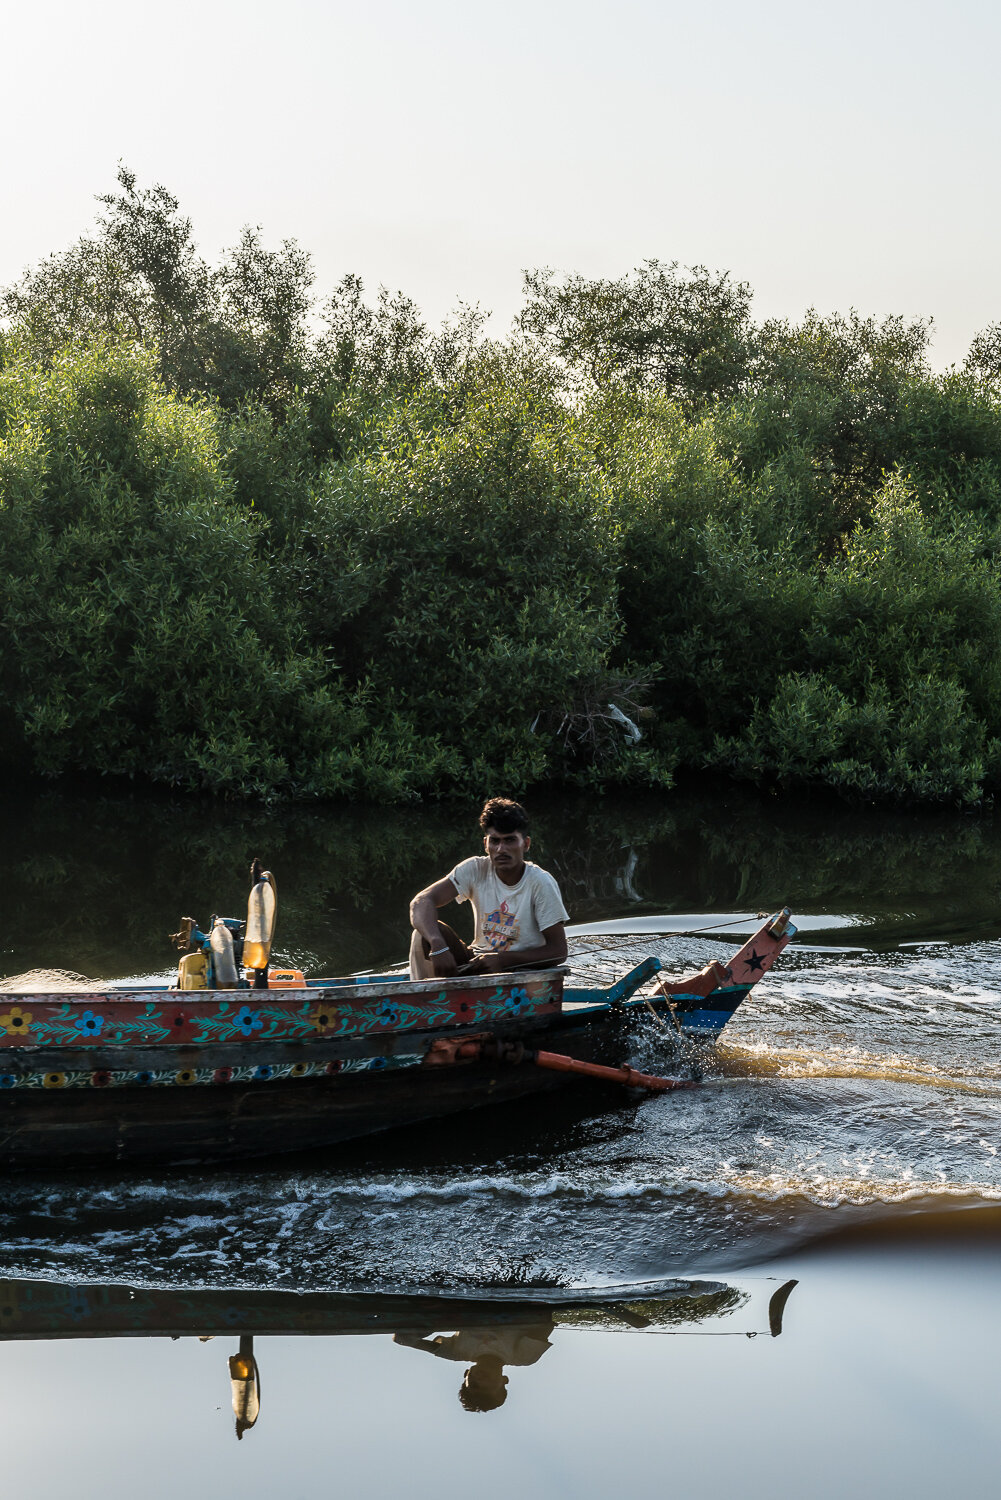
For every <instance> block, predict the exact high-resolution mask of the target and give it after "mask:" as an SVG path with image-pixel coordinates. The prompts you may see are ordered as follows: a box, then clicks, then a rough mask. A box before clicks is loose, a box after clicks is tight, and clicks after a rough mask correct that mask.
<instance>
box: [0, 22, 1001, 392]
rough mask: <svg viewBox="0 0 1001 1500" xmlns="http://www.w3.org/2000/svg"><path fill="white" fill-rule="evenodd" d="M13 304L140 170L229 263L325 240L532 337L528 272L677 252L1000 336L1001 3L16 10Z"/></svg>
mask: <svg viewBox="0 0 1001 1500" xmlns="http://www.w3.org/2000/svg"><path fill="white" fill-rule="evenodd" d="M2 15H3V18H2V22H0V36H2V38H3V44H4V45H3V50H4V61H3V72H2V77H3V87H2V91H0V118H2V121H3V140H4V153H3V155H4V160H3V169H2V186H0V205H2V216H0V282H2V283H6V282H9V281H11V280H12V279H14V278H15V277H16V276H17V275H18V273H19V272H20V271H21V270H22V268H23V267H25V266H26V265H28V264H30V263H32V262H33V261H35V260H36V259H38V258H39V257H40V256H42V255H44V254H46V253H47V252H49V251H51V250H57V249H62V248H64V247H65V246H67V245H68V244H70V243H71V242H72V241H73V240H74V239H76V238H77V236H78V235H80V234H81V233H82V232H84V231H85V230H87V229H88V228H89V227H90V226H91V225H92V223H93V218H94V213H95V210H96V205H95V204H94V201H93V199H94V195H95V194H96V193H100V192H107V191H109V190H111V189H112V188H113V187H114V179H115V170H116V166H117V163H118V161H119V160H122V161H124V162H126V163H127V164H128V166H129V167H130V168H131V169H132V170H133V171H135V172H136V173H137V174H138V177H139V179H140V182H141V183H142V184H144V185H150V184H151V183H152V182H162V183H164V184H165V185H166V186H167V187H168V188H169V189H170V190H171V191H172V192H173V193H174V194H175V195H176V196H177V197H178V198H180V200H181V206H182V208H183V209H184V210H185V212H187V213H188V214H189V215H190V216H191V217H192V219H193V220H194V226H195V234H196V237H197V239H198V242H199V245H200V247H201V249H202V250H203V252H204V253H205V254H206V255H208V256H209V257H210V258H212V257H213V256H215V255H216V254H217V253H218V252H219V251H220V250H221V249H222V248H223V247H224V246H227V245H230V244H232V243H233V242H234V241H235V239H236V237H237V235H238V233H239V231H240V228H241V226H242V225H243V224H245V223H251V224H260V225H261V226H262V228H263V231H264V238H265V242H266V243H268V244H277V243H278V242H279V241H280V240H281V239H283V238H285V237H293V238H295V239H298V240H299V241H300V243H301V244H302V245H303V246H304V247H305V248H306V249H308V250H310V251H311V252H312V254H313V257H314V261H315V266H316V271H317V280H318V288H319V290H320V292H321V293H323V292H325V291H327V290H329V289H330V288H331V287H332V286H333V285H334V283H335V282H336V281H337V280H338V279H339V278H340V277H341V276H342V275H343V274H344V273H345V272H347V271H355V272H357V273H358V274H359V275H361V276H362V277H363V279H364V280H365V282H366V284H367V285H368V287H369V288H370V289H371V290H373V291H374V289H375V288H376V287H377V285H378V284H379V283H380V282H383V283H385V284H386V285H387V286H389V287H390V288H392V289H396V288H401V289H402V290H404V291H405V292H407V293H409V294H410V295H411V296H412V297H414V298H415V300H416V301H417V302H418V303H419V304H420V306H421V307H422V308H423V309H424V311H425V313H427V314H428V315H429V317H431V318H432V319H434V320H437V319H438V318H440V317H442V316H443V315H444V314H446V313H447V312H448V311H449V310H450V308H452V307H453V306H454V305H455V303H456V301H457V300H458V299H459V298H461V299H463V300H464V301H467V302H474V303H475V302H479V303H480V304H481V305H482V306H483V307H485V308H489V309H491V310H492V311H493V313H494V315H495V316H494V321H493V324H492V325H491V327H492V330H493V331H496V332H498V333H502V332H505V331H506V329H507V326H508V324H509V321H510V318H511V316H512V314H513V313H514V311H515V310H516V308H517V307H518V305H519V303H520V285H521V279H520V278H521V270H522V268H524V267H533V266H540V265H550V266H554V267H556V268H557V269H560V270H572V271H579V272H582V273H584V274H586V275H591V276H599V275H601V276H605V275H619V274H621V273H623V272H625V271H627V270H629V269H630V268H631V267H633V266H635V265H637V264H638V263H639V262H640V261H642V260H644V259H647V258H649V257H657V258H659V259H661V260H677V261H680V262H681V263H682V264H684V265H692V264H697V263H701V264H705V265H707V266H709V267H711V268H713V269H726V270H729V271H731V272H732V273H733V275H734V276H735V277H737V278H738V279H740V280H746V281H749V282H750V283H751V285H752V287H753V288H754V290H755V293H756V299H755V312H756V314H757V316H758V317H763V316H766V315H782V316H789V317H799V316H800V315H801V314H802V312H803V311H804V309H805V308H806V307H807V306H809V305H810V304H813V305H815V306H816V307H818V308H819V309H821V310H822V311H824V312H830V311H835V310H840V311H846V310H847V309H848V308H849V307H855V308H857V309H858V310H859V311H860V312H862V313H864V314H870V313H875V314H878V315H883V314H886V313H891V312H899V313H903V314H905V315H917V314H921V315H933V316H934V318H935V324H936V336H935V344H934V358H935V362H936V363H937V364H947V363H950V362H951V361H953V360H960V359H962V357H963V355H964V353H965V350H966V347H967V345H968V343H969V340H970V338H971V337H972V335H973V334H974V333H975V332H976V331H977V330H978V329H980V328H982V327H984V326H985V325H986V324H987V323H990V322H994V321H997V320H999V319H1001V286H999V282H998V272H997V266H996V259H997V248H998V241H999V231H1001V200H999V194H998V191H997V187H996V178H995V173H996V171H997V162H998V157H999V145H1001V140H999V137H1001V106H999V96H998V85H997V81H996V80H997V72H998V64H999V57H1001V8H999V7H998V6H997V5H989V4H986V3H973V0H953V3H950V4H944V3H939V0H925V3H922V0H907V3H902V0H869V3H859V0H841V3H838V4H829V3H826V0H825V3H820V4H813V5H811V4H809V3H803V0H798V3H789V0H759V3H757V4H755V3H744V4H740V3H737V0H716V3H708V4H707V3H703V5H702V6H701V7H696V6H695V5H694V4H692V3H691V0H685V3H678V0H660V3H655V0H619V3H616V4H613V3H610V0H574V3H573V4H571V3H567V0H535V3H527V0H509V3H507V4H505V5H502V6H498V5H496V4H492V5H489V6H487V5H484V4H481V3H478V0H468V3H466V4H459V3H455V0H424V3H412V4H408V3H405V0H369V3H367V4H365V3H363V0H352V3H350V4H349V3H346V0H285V3H281V4H279V3H278V0H240V3H231V0H178V3H174V4H172V5H170V6H153V5H139V4H136V3H135V0H130V3H125V0H72V3H69V0H32V3H31V4H30V5H29V4H28V3H27V0H20V3H17V0H3V8H2Z"/></svg>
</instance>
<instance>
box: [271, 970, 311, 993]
mask: <svg viewBox="0 0 1001 1500" xmlns="http://www.w3.org/2000/svg"><path fill="white" fill-rule="evenodd" d="M305 988H306V976H305V975H304V974H303V972H302V970H301V969H269V970H268V989H269V990H304V989H305Z"/></svg>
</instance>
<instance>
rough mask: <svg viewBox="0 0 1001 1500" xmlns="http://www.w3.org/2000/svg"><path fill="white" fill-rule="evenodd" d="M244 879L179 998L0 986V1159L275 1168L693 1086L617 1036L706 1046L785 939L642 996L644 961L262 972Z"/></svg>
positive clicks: (260, 929)
mask: <svg viewBox="0 0 1001 1500" xmlns="http://www.w3.org/2000/svg"><path fill="white" fill-rule="evenodd" d="M255 869H257V873H256V874H255V877H254V883H253V884H252V889H251V901H250V910H249V911H248V917H247V921H246V923H244V922H241V921H238V920H236V919H233V918H213V920H212V922H211V923H210V924H209V928H210V930H209V931H208V932H202V931H201V930H200V929H199V928H198V927H197V924H196V923H195V922H194V920H193V919H192V918H185V919H184V921H183V923H182V929H181V932H180V933H178V934H175V936H176V938H177V939H178V943H179V945H180V946H181V947H182V948H183V949H184V950H185V951H184V956H183V957H182V959H181V962H180V965H179V975H178V984H179V987H177V988H175V987H171V986H168V985H165V984H161V985H143V986H131V985H130V986H127V987H122V988H119V989H101V988H97V987H95V986H94V985H93V984H89V983H87V982H84V984H83V985H82V986H80V985H77V986H76V987H75V988H74V987H73V986H69V987H68V988H64V989H61V990H60V989H57V988H56V987H54V986H53V985H52V984H51V983H50V984H49V985H48V987H47V986H46V984H45V982H44V981H42V982H41V983H39V984H35V985H33V986H29V985H27V984H22V985H21V986H20V987H18V986H16V985H15V986H14V987H13V988H12V987H11V982H7V983H5V984H4V986H3V988H4V994H3V995H2V997H0V1163H6V1164H7V1165H11V1166H18V1165H28V1164H32V1165H34V1164H59V1165H60V1166H67V1165H71V1164H80V1163H83V1162H90V1161H100V1160H105V1161H135V1160H156V1159H160V1160H164V1159H166V1160H173V1161H184V1162H190V1161H217V1160H225V1159H228V1158H235V1157H241V1156H244V1157H245V1156H271V1155H275V1154H277V1153H279V1152H288V1151H297V1150H305V1149H309V1148H313V1147H321V1146H329V1145H332V1144H335V1143H336V1142H339V1141H344V1140H350V1139H353V1138H357V1137H360V1136H365V1135H369V1134H372V1133H374V1132H377V1131H382V1130H387V1129H391V1128H398V1127H400V1126H407V1125H413V1124H415V1123H417V1122H419V1121H423V1120H430V1119H436V1118H439V1117H441V1116H445V1115H449V1114H453V1113H456V1112H458V1111H461V1110H467V1109H472V1108H476V1107H478V1106H481V1105H485V1104H492V1103H501V1102H505V1101H508V1100H512V1099H516V1098H520V1097H522V1096H525V1095H529V1094H534V1093H538V1092H540V1091H542V1090H548V1089H553V1088H557V1087H563V1086H565V1085H566V1084H567V1083H568V1082H569V1083H571V1084H574V1083H576V1084H580V1082H581V1079H582V1077H583V1078H586V1079H587V1086H588V1087H591V1088H594V1086H595V1083H596V1082H597V1083H599V1084H616V1085H626V1086H637V1087H640V1088H653V1087H656V1088H662V1089H669V1088H677V1087H684V1086H690V1081H689V1080H688V1079H663V1078H661V1079H656V1078H650V1077H649V1076H647V1075H644V1074H640V1073H637V1072H635V1070H632V1069H630V1068H628V1067H623V1066H621V1062H622V1055H623V1052H624V1051H627V1050H628V1045H629V1043H628V1036H629V1033H630V1031H631V1029H632V1028H633V1027H634V1026H635V1025H636V1023H637V1022H639V1021H643V1020H647V1019H649V1020H653V1021H654V1022H655V1024H657V1025H659V1026H660V1027H661V1028H662V1029H664V1031H665V1035H667V1034H668V1033H670V1035H671V1036H672V1037H675V1038H677V1037H679V1036H682V1037H691V1038H696V1039H700V1040H704V1041H711V1040H714V1039H715V1038H716V1037H717V1036H718V1035H719V1033H720V1031H721V1030H722V1029H723V1027H724V1026H725V1025H726V1023H727V1022H728V1021H729V1020H730V1018H731V1017H732V1016H733V1014H734V1012H735V1011H736V1010H737V1007H738V1006H739V1005H740V1004H741V1002H742V1001H743V1000H744V998H745V996H746V995H747V993H748V992H749V990H750V989H751V988H752V986H753V985H754V984H755V983H757V981H758V980H759V979H760V978H761V977H762V976H763V975H764V974H765V973H767V971H768V970H769V969H770V967H771V965H772V964H773V963H774V961H775V959H776V958H777V957H778V955H779V954H780V953H781V952H782V950H783V948H784V947H785V946H786V944H787V943H788V942H789V939H790V938H791V936H792V935H793V934H794V932H795V930H796V929H795V928H794V927H793V926H792V924H791V922H790V921H789V913H788V911H783V912H780V913H778V914H777V915H776V916H774V917H772V918H770V919H769V920H768V921H767V922H766V923H765V924H764V925H763V926H762V927H760V928H759V930H758V931H757V932H756V933H755V934H754V936H753V937H752V938H751V939H750V941H749V942H747V943H746V944H745V945H744V946H743V947H742V948H741V949H740V950H739V951H738V952H737V953H735V954H734V955H733V956H732V957H731V958H730V959H729V961H728V963H727V964H726V965H724V964H722V963H718V962H717V963H711V964H709V965H708V966H707V967H706V968H705V969H704V970H702V971H701V972H700V973H699V974H696V975H692V976H689V977H688V978H685V979H681V980H666V981H662V982H661V984H660V985H659V987H658V989H657V990H655V991H653V992H652V993H649V994H641V993H640V991H641V989H642V987H643V986H644V984H645V983H646V982H647V981H649V980H652V979H653V977H654V975H655V974H656V973H657V972H658V971H659V969H660V967H661V966H660V962H659V960H658V959H656V958H647V959H645V960H644V961H643V962H642V963H641V964H638V965H637V966H636V967H635V968H634V969H633V970H632V971H631V972H630V973H629V974H627V975H625V976H624V977H623V978H621V979H619V980H617V981H616V982H615V983H613V984H611V985H610V986H609V987H608V988H606V989H598V988H590V989H588V988H571V987H569V986H567V985H566V984H565V976H566V972H567V971H566V970H563V969H550V970H539V971H520V970H512V971H508V972H505V973H500V974H497V973H490V974H473V975H466V976H461V977H457V978H449V979H423V980H417V981H411V980H409V979H407V978H405V977H400V976H399V975H385V974H383V975H364V976H360V977H353V978H346V979H315V980H309V981H306V980H305V979H304V978H303V977H302V975H300V974H298V973H295V972H293V971H282V970H277V969H275V968H274V967H273V966H270V965H269V952H270V943H271V934H272V932H273V927H274V911H275V901H274V894H273V883H272V884H268V882H269V881H271V877H270V875H268V873H267V872H260V871H259V867H255ZM262 891H263V892H266V893H267V894H268V897H269V904H268V905H267V909H266V910H265V906H264V904H263V898H262V896H261V892H262ZM603 1070H604V1071H603Z"/></svg>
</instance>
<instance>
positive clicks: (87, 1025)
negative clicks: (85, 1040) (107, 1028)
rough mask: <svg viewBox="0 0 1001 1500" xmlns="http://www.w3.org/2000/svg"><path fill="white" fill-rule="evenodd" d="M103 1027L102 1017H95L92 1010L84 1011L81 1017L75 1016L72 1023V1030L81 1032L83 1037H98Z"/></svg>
mask: <svg viewBox="0 0 1001 1500" xmlns="http://www.w3.org/2000/svg"><path fill="white" fill-rule="evenodd" d="M103 1025H104V1017H103V1016H95V1014H94V1012H93V1011H92V1010H85V1011H84V1013H83V1015H82V1016H77V1018H76V1020H75V1021H74V1022H73V1026H74V1029H75V1030H77V1031H81V1032H83V1034H84V1036H100V1034H101V1027H102V1026H103Z"/></svg>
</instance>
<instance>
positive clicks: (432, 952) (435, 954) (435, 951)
mask: <svg viewBox="0 0 1001 1500" xmlns="http://www.w3.org/2000/svg"><path fill="white" fill-rule="evenodd" d="M449 951H450V950H449V949H448V948H447V947H446V948H431V949H429V950H428V957H429V958H440V957H441V955H442V954H443V953H448V952H449Z"/></svg>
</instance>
